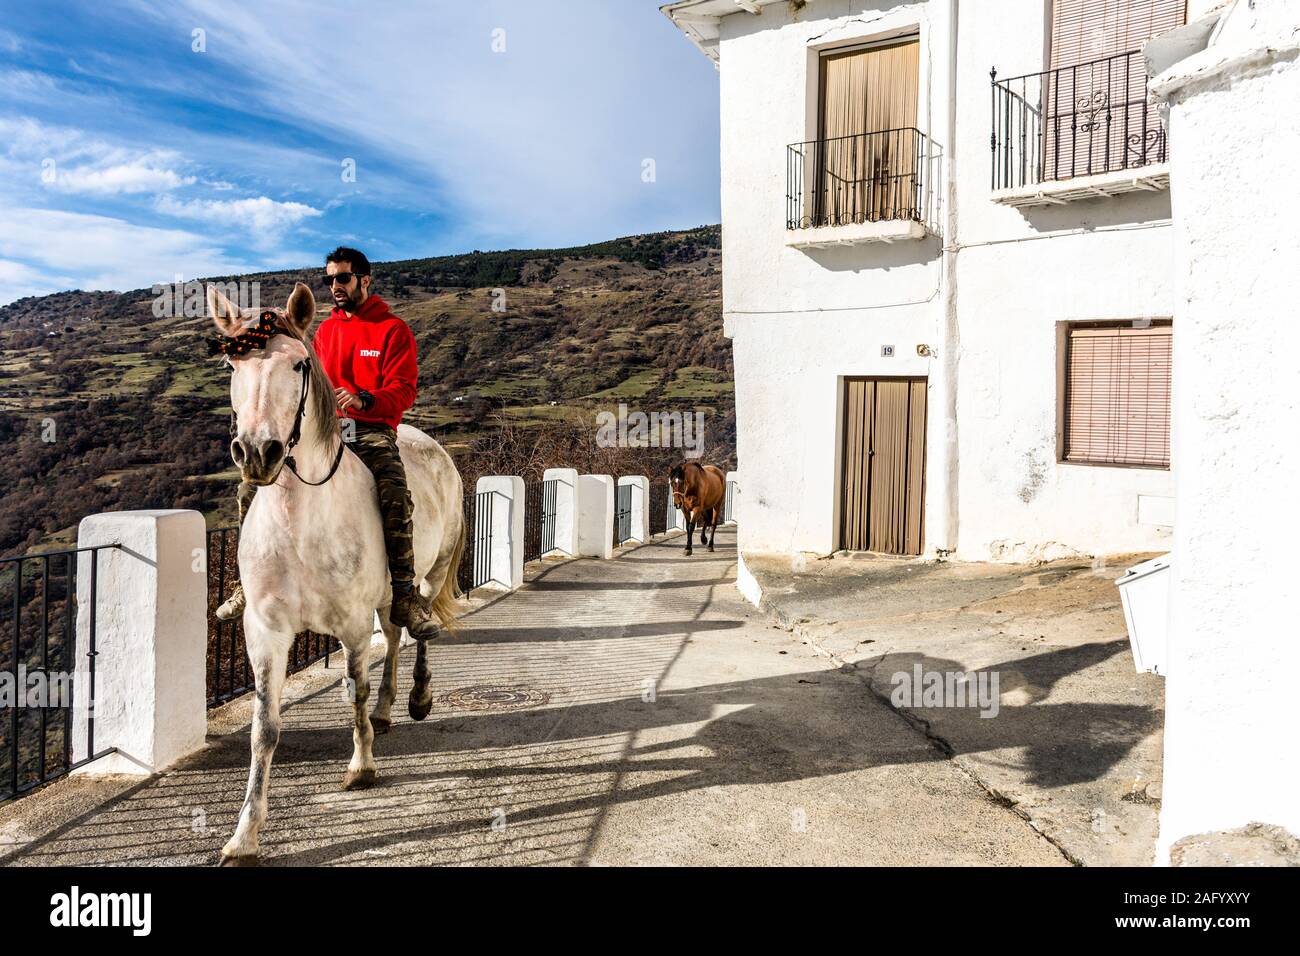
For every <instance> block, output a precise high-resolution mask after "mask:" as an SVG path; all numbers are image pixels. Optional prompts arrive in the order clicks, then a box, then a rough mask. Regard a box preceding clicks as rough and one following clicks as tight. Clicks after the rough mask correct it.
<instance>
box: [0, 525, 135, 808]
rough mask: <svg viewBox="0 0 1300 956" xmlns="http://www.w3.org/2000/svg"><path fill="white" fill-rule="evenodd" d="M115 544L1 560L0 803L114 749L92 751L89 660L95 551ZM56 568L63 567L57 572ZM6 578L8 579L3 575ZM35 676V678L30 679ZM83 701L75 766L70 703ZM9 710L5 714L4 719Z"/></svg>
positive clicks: (94, 628) (94, 631)
mask: <svg viewBox="0 0 1300 956" xmlns="http://www.w3.org/2000/svg"><path fill="white" fill-rule="evenodd" d="M118 547H120V546H119V545H116V544H110V545H98V546H95V547H90V548H69V549H67V550H63V551H47V552H43V553H39V554H30V555H15V556H11V557H4V558H0V580H3V581H4V583H5V585H7V586H8V587H9V588H10V591H9V592H8V593H5V592H3V591H2V590H0V604H2V605H3V607H5V608H7V609H8V611H9V614H10V617H11V620H10V621H9V622H7V625H8V626H6V627H4V628H3V631H2V632H0V633H2V636H0V660H5V661H7V662H8V664H9V666H10V667H11V668H12V671H10V673H9V674H8V675H7V676H8V678H9V680H8V681H6V683H10V693H8V694H5V695H4V698H5V699H3V700H2V701H0V715H2V716H3V718H7V719H0V755H2V756H3V759H4V761H5V762H4V764H3V765H0V801H3V800H9V799H13V798H16V797H21V796H24V795H25V794H27V793H30V792H31V791H32V790H34V789H36V788H37V787H39V786H41V785H42V784H46V783H49V782H51V781H53V780H57V779H59V778H60V777H62V776H65V775H67V774H68V773H71V772H72V771H73V770H75V769H77V768H78V767H80V766H83V765H85V764H87V763H90V762H91V761H92V760H98V759H99V758H101V757H104V756H107V755H108V754H110V753H113V752H114V751H115V750H116V749H117V748H115V747H109V748H105V749H103V750H98V751H97V750H96V749H95V658H96V657H97V656H98V654H99V652H98V650H97V649H96V640H97V638H98V620H97V617H98V608H97V605H98V600H99V580H98V578H99V553H100V552H101V551H109V550H113V549H116V548H118ZM80 555H89V556H90V558H89V562H88V563H89V572H90V573H89V577H90V580H89V582H87V585H88V586H87V589H86V590H87V619H86V628H85V632H84V633H85V641H86V644H85V653H84V657H85V670H84V671H78V670H77V666H76V665H77V631H78V627H77V609H78V605H77V589H78V585H79V580H78V572H79V568H78V563H79V556H80ZM60 565H61V567H60ZM6 572H8V573H6ZM33 678H39V679H36V680H34V679H33ZM78 696H82V699H83V701H84V703H83V704H82V705H81V707H82V708H83V712H84V714H85V718H86V721H85V733H86V749H85V754H86V756H84V757H83V758H82V759H80V760H73V759H72V758H73V750H74V748H73V733H74V726H73V724H74V715H73V701H74V698H76V697H78ZM5 711H8V713H5Z"/></svg>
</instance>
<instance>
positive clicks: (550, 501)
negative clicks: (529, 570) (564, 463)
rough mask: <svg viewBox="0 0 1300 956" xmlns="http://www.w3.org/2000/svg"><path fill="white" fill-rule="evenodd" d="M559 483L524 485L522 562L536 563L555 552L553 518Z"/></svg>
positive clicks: (536, 482) (534, 482) (545, 482)
mask: <svg viewBox="0 0 1300 956" xmlns="http://www.w3.org/2000/svg"><path fill="white" fill-rule="evenodd" d="M559 485H560V483H559V481H558V480H557V479H554V478H552V479H550V480H549V481H529V482H525V483H524V561H525V562H528V561H536V560H538V559H539V558H541V557H543V556H545V555H548V554H550V553H551V552H552V551H554V550H555V516H556V511H557V502H558V500H559Z"/></svg>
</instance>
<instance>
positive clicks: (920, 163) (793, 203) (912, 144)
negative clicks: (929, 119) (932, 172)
mask: <svg viewBox="0 0 1300 956" xmlns="http://www.w3.org/2000/svg"><path fill="white" fill-rule="evenodd" d="M930 152H931V150H930V141H929V140H928V139H927V138H926V137H925V136H924V135H922V133H921V132H920V131H919V130H917V129H914V128H912V127H907V128H903V129H888V130H881V131H879V132H875V133H855V134H852V135H849V136H837V137H834V138H833V139H818V140H811V141H809V142H807V143H792V144H791V145H790V146H788V147H786V171H785V184H786V185H785V205H786V215H785V225H786V228H787V229H809V228H813V227H817V226H846V225H851V224H857V223H864V222H880V221H882V220H889V219H913V220H916V221H918V222H919V221H922V203H923V201H924V196H925V168H926V164H927V162H928V161H929V157H930Z"/></svg>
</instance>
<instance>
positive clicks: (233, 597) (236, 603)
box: [217, 581, 248, 621]
mask: <svg viewBox="0 0 1300 956" xmlns="http://www.w3.org/2000/svg"><path fill="white" fill-rule="evenodd" d="M247 604H248V601H247V600H246V599H245V598H244V586H243V585H242V584H240V583H239V582H238V581H236V582H235V589H234V590H233V591H231V592H230V597H228V598H226V601H225V603H224V604H222V605H221V607H219V608H217V620H218V621H233V620H234V619H236V618H238V617H239V616H240V615H241V614H243V613H244V608H245V607H246V606H247Z"/></svg>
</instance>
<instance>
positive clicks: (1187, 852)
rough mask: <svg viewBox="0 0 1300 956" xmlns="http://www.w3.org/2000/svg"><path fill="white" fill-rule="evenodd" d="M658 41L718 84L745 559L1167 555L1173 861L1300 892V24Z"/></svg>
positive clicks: (1140, 12) (1132, 15)
mask: <svg viewBox="0 0 1300 956" xmlns="http://www.w3.org/2000/svg"><path fill="white" fill-rule="evenodd" d="M663 9H664V11H665V13H666V14H667V15H668V16H670V17H671V18H673V20H674V22H676V23H677V25H678V26H679V27H680V28H681V29H682V30H683V31H684V32H685V33H686V34H687V35H688V36H689V37H690V38H691V40H692V41H693V42H695V43H696V44H697V45H698V46H699V47H700V48H701V49H702V50H703V51H704V52H705V53H706V54H707V55H709V56H710V57H712V58H713V59H714V60H715V61H717V62H718V64H719V69H720V73H721V103H722V143H721V154H722V184H723V186H722V189H723V194H722V213H723V265H724V270H723V282H724V286H723V298H724V313H725V317H726V332H727V334H728V335H729V336H730V337H731V338H732V341H733V347H734V350H735V364H736V404H737V422H738V426H739V428H738V445H739V447H738V453H739V464H740V488H741V494H740V495H739V496H738V500H737V508H738V520H739V525H738V532H739V535H740V545H741V549H742V551H744V552H756V551H767V552H795V551H817V552H828V551H832V550H836V549H840V548H866V549H867V550H882V551H894V552H898V553H913V554H917V553H919V554H930V555H933V554H936V553H940V552H954V553H955V554H956V555H957V556H958V557H963V558H971V559H984V558H993V559H1023V558H1033V557H1041V558H1051V557H1055V556H1060V555H1066V554H1072V553H1082V554H1098V553H1107V552H1122V551H1138V550H1151V551H1170V550H1172V551H1173V553H1174V558H1173V564H1172V567H1173V571H1172V583H1171V586H1170V589H1169V595H1170V597H1169V625H1170V626H1169V637H1168V655H1167V657H1168V670H1169V672H1168V676H1167V684H1166V688H1167V695H1166V715H1167V716H1166V736H1165V754H1164V756H1165V760H1164V785H1163V802H1162V808H1161V831H1160V838H1159V847H1158V852H1157V861H1158V862H1161V863H1173V864H1185V865H1186V864H1204V863H1225V862H1236V863H1292V864H1294V863H1295V862H1296V846H1297V838H1296V836H1295V834H1297V833H1300V798H1298V797H1297V793H1298V792H1300V790H1298V788H1300V763H1298V762H1297V760H1296V759H1295V757H1294V756H1293V755H1292V751H1293V750H1294V748H1290V747H1288V744H1289V739H1288V737H1287V733H1288V729H1289V728H1290V726H1291V725H1293V724H1294V722H1295V721H1294V716H1293V712H1294V706H1293V704H1292V702H1291V695H1290V682H1291V679H1292V675H1294V674H1295V673H1296V671H1297V669H1300V643H1297V642H1296V640H1295V639H1294V631H1295V628H1294V626H1291V625H1289V620H1290V618H1291V617H1292V616H1293V610H1292V609H1293V606H1294V604H1295V601H1296V599H1297V596H1298V595H1297V589H1298V586H1297V583H1296V580H1297V578H1296V574H1295V572H1294V569H1293V566H1292V561H1291V559H1290V558H1291V556H1290V554H1289V552H1290V551H1291V544H1292V542H1293V541H1294V540H1295V538H1296V536H1297V533H1300V508H1297V507H1296V506H1295V504H1294V501H1293V499H1294V493H1293V491H1292V488H1293V486H1294V484H1295V481H1296V475H1297V474H1300V446H1298V445H1297V444H1296V442H1295V440H1294V438H1295V436H1296V435H1297V433H1298V426H1300V404H1298V399H1297V395H1300V364H1298V363H1297V359H1296V355H1297V352H1298V351H1300V325H1297V323H1296V322H1294V321H1293V313H1294V312H1295V303H1296V302H1297V301H1298V300H1300V269H1297V268H1296V259H1297V253H1296V243H1295V240H1294V237H1295V234H1296V228H1295V223H1296V221H1297V217H1298V216H1300V193H1297V191H1296V185H1295V184H1296V182H1297V179H1300V123H1297V122H1296V120H1295V104H1296V103H1297V102H1300V0H1186V2H1185V3H1184V2H1183V0H998V2H997V3H993V2H989V3H983V2H979V3H970V2H968V3H965V4H961V5H960V6H959V4H958V3H957V2H955V0H942V2H940V0H930V2H920V3H910V4H904V3H890V2H888V0H877V2H869V0H807V2H799V0H793V2H791V0H681V2H677V3H671V4H669V5H667V6H665V7H664V8H663ZM990 69H996V74H995V75H994V76H992V77H991V76H990V74H989V71H990ZM913 117H914V119H913ZM899 129H902V130H908V131H910V135H909V136H907V137H903V138H901V139H900V138H898V137H894V135H893V134H894V131H897V130H899ZM891 137H893V138H892V139H891ZM837 143H838V144H840V145H836V144H837ZM789 144H794V145H793V146H791V145H789ZM1081 158H1082V162H1081ZM900 181H901V182H902V183H903V184H904V190H903V196H904V198H903V199H902V200H901V201H900V200H898V199H897V193H896V191H893V192H891V191H890V190H891V188H892V186H893V184H894V183H897V182H900ZM1174 330H1177V333H1176V334H1177V346H1176V347H1175V346H1174V334H1175V333H1174ZM882 459H883V463H882V461H881V460H882ZM1175 502H1176V505H1177V509H1176V510H1177V517H1176V521H1175ZM740 583H741V585H742V588H743V587H744V586H745V580H744V572H743V569H742V580H741V582H740Z"/></svg>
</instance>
